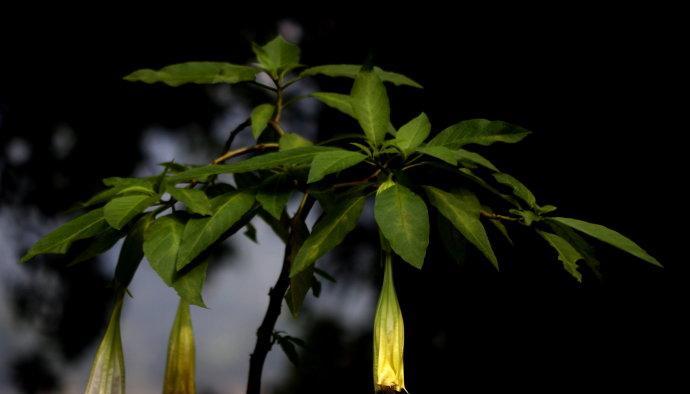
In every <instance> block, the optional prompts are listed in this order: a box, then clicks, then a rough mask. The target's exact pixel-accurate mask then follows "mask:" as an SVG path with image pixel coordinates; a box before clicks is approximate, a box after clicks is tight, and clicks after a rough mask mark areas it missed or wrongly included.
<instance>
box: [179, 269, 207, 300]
mask: <svg viewBox="0 0 690 394" xmlns="http://www.w3.org/2000/svg"><path fill="white" fill-rule="evenodd" d="M207 269H208V261H202V262H201V263H199V264H191V265H188V266H186V267H185V268H184V269H182V270H181V271H179V272H178V273H177V274H176V275H175V280H173V284H172V286H173V288H174V289H175V291H176V292H177V294H178V295H179V296H180V298H182V299H183V300H185V301H186V302H188V303H190V304H191V305H196V306H200V307H202V308H206V304H205V303H204V299H203V296H202V291H203V289H204V283H205V282H206V271H207Z"/></svg>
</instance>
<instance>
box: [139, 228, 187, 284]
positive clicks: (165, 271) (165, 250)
mask: <svg viewBox="0 0 690 394" xmlns="http://www.w3.org/2000/svg"><path fill="white" fill-rule="evenodd" d="M183 231H184V223H183V222H182V221H181V220H180V219H179V218H177V217H175V216H172V215H168V216H163V217H160V218H158V219H156V221H155V222H154V223H153V224H152V225H151V226H149V228H148V229H147V230H146V233H144V255H145V256H146V260H148V262H149V264H150V265H151V268H153V270H154V271H156V273H157V274H158V275H159V276H160V277H161V279H162V280H163V282H165V284H166V285H168V286H172V285H173V280H174V279H175V272H176V271H177V268H176V266H175V263H176V260H177V253H178V251H179V249H180V241H181V240H182V232H183Z"/></svg>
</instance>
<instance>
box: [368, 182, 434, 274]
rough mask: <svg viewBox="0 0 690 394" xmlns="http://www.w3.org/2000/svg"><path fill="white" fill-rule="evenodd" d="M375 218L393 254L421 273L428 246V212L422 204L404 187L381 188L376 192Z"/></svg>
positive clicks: (396, 185) (421, 201)
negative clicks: (418, 269)
mask: <svg viewBox="0 0 690 394" xmlns="http://www.w3.org/2000/svg"><path fill="white" fill-rule="evenodd" d="M374 217H375V218H376V223H377V224H378V226H379V229H380V230H381V233H383V235H384V236H385V237H386V239H387V240H388V242H389V243H390V245H391V248H393V250H394V251H395V253H397V254H398V256H400V257H402V258H403V260H405V261H407V262H408V263H410V264H412V265H413V266H414V267H416V268H420V269H421V268H422V265H423V264H424V256H425V255H426V248H427V246H428V245H429V212H428V211H427V208H426V204H425V203H424V200H422V198H421V197H419V196H418V195H416V194H415V193H413V192H412V191H411V190H410V189H408V188H406V187H405V186H403V185H400V184H397V183H396V184H393V185H390V186H384V185H382V186H381V187H380V188H379V190H378V191H377V192H376V203H375V204H374Z"/></svg>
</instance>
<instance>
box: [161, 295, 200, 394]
mask: <svg viewBox="0 0 690 394" xmlns="http://www.w3.org/2000/svg"><path fill="white" fill-rule="evenodd" d="M194 357H195V355H194V331H193V330H192V317H191V315H190V313H189V304H188V303H187V302H186V301H183V300H182V299H180V305H179V306H178V308H177V315H176V316H175V322H174V323H173V327H172V330H171V331H170V340H169V343H168V362H167V365H166V367H165V381H164V382H163V394H194V393H196V384H195V379H194V369H195V360H194Z"/></svg>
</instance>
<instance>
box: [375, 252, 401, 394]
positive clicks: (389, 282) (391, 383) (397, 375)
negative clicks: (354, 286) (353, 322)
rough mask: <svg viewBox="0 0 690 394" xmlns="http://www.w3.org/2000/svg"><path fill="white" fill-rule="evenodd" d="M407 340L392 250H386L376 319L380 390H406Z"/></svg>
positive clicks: (376, 349) (376, 361)
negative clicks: (394, 275)
mask: <svg viewBox="0 0 690 394" xmlns="http://www.w3.org/2000/svg"><path fill="white" fill-rule="evenodd" d="M404 342H405V328H404V326H403V318H402V313H401V312H400V305H399V304H398V297H397V296H396V294H395V287H394V286H393V272H392V267H391V254H390V252H389V253H387V254H386V267H385V272H384V276H383V286H382V288H381V295H380V296H379V302H378V305H377V307H376V318H375V319H374V389H375V390H376V391H391V390H392V391H396V392H400V391H403V390H405V376H404V372H403V346H404Z"/></svg>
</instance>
